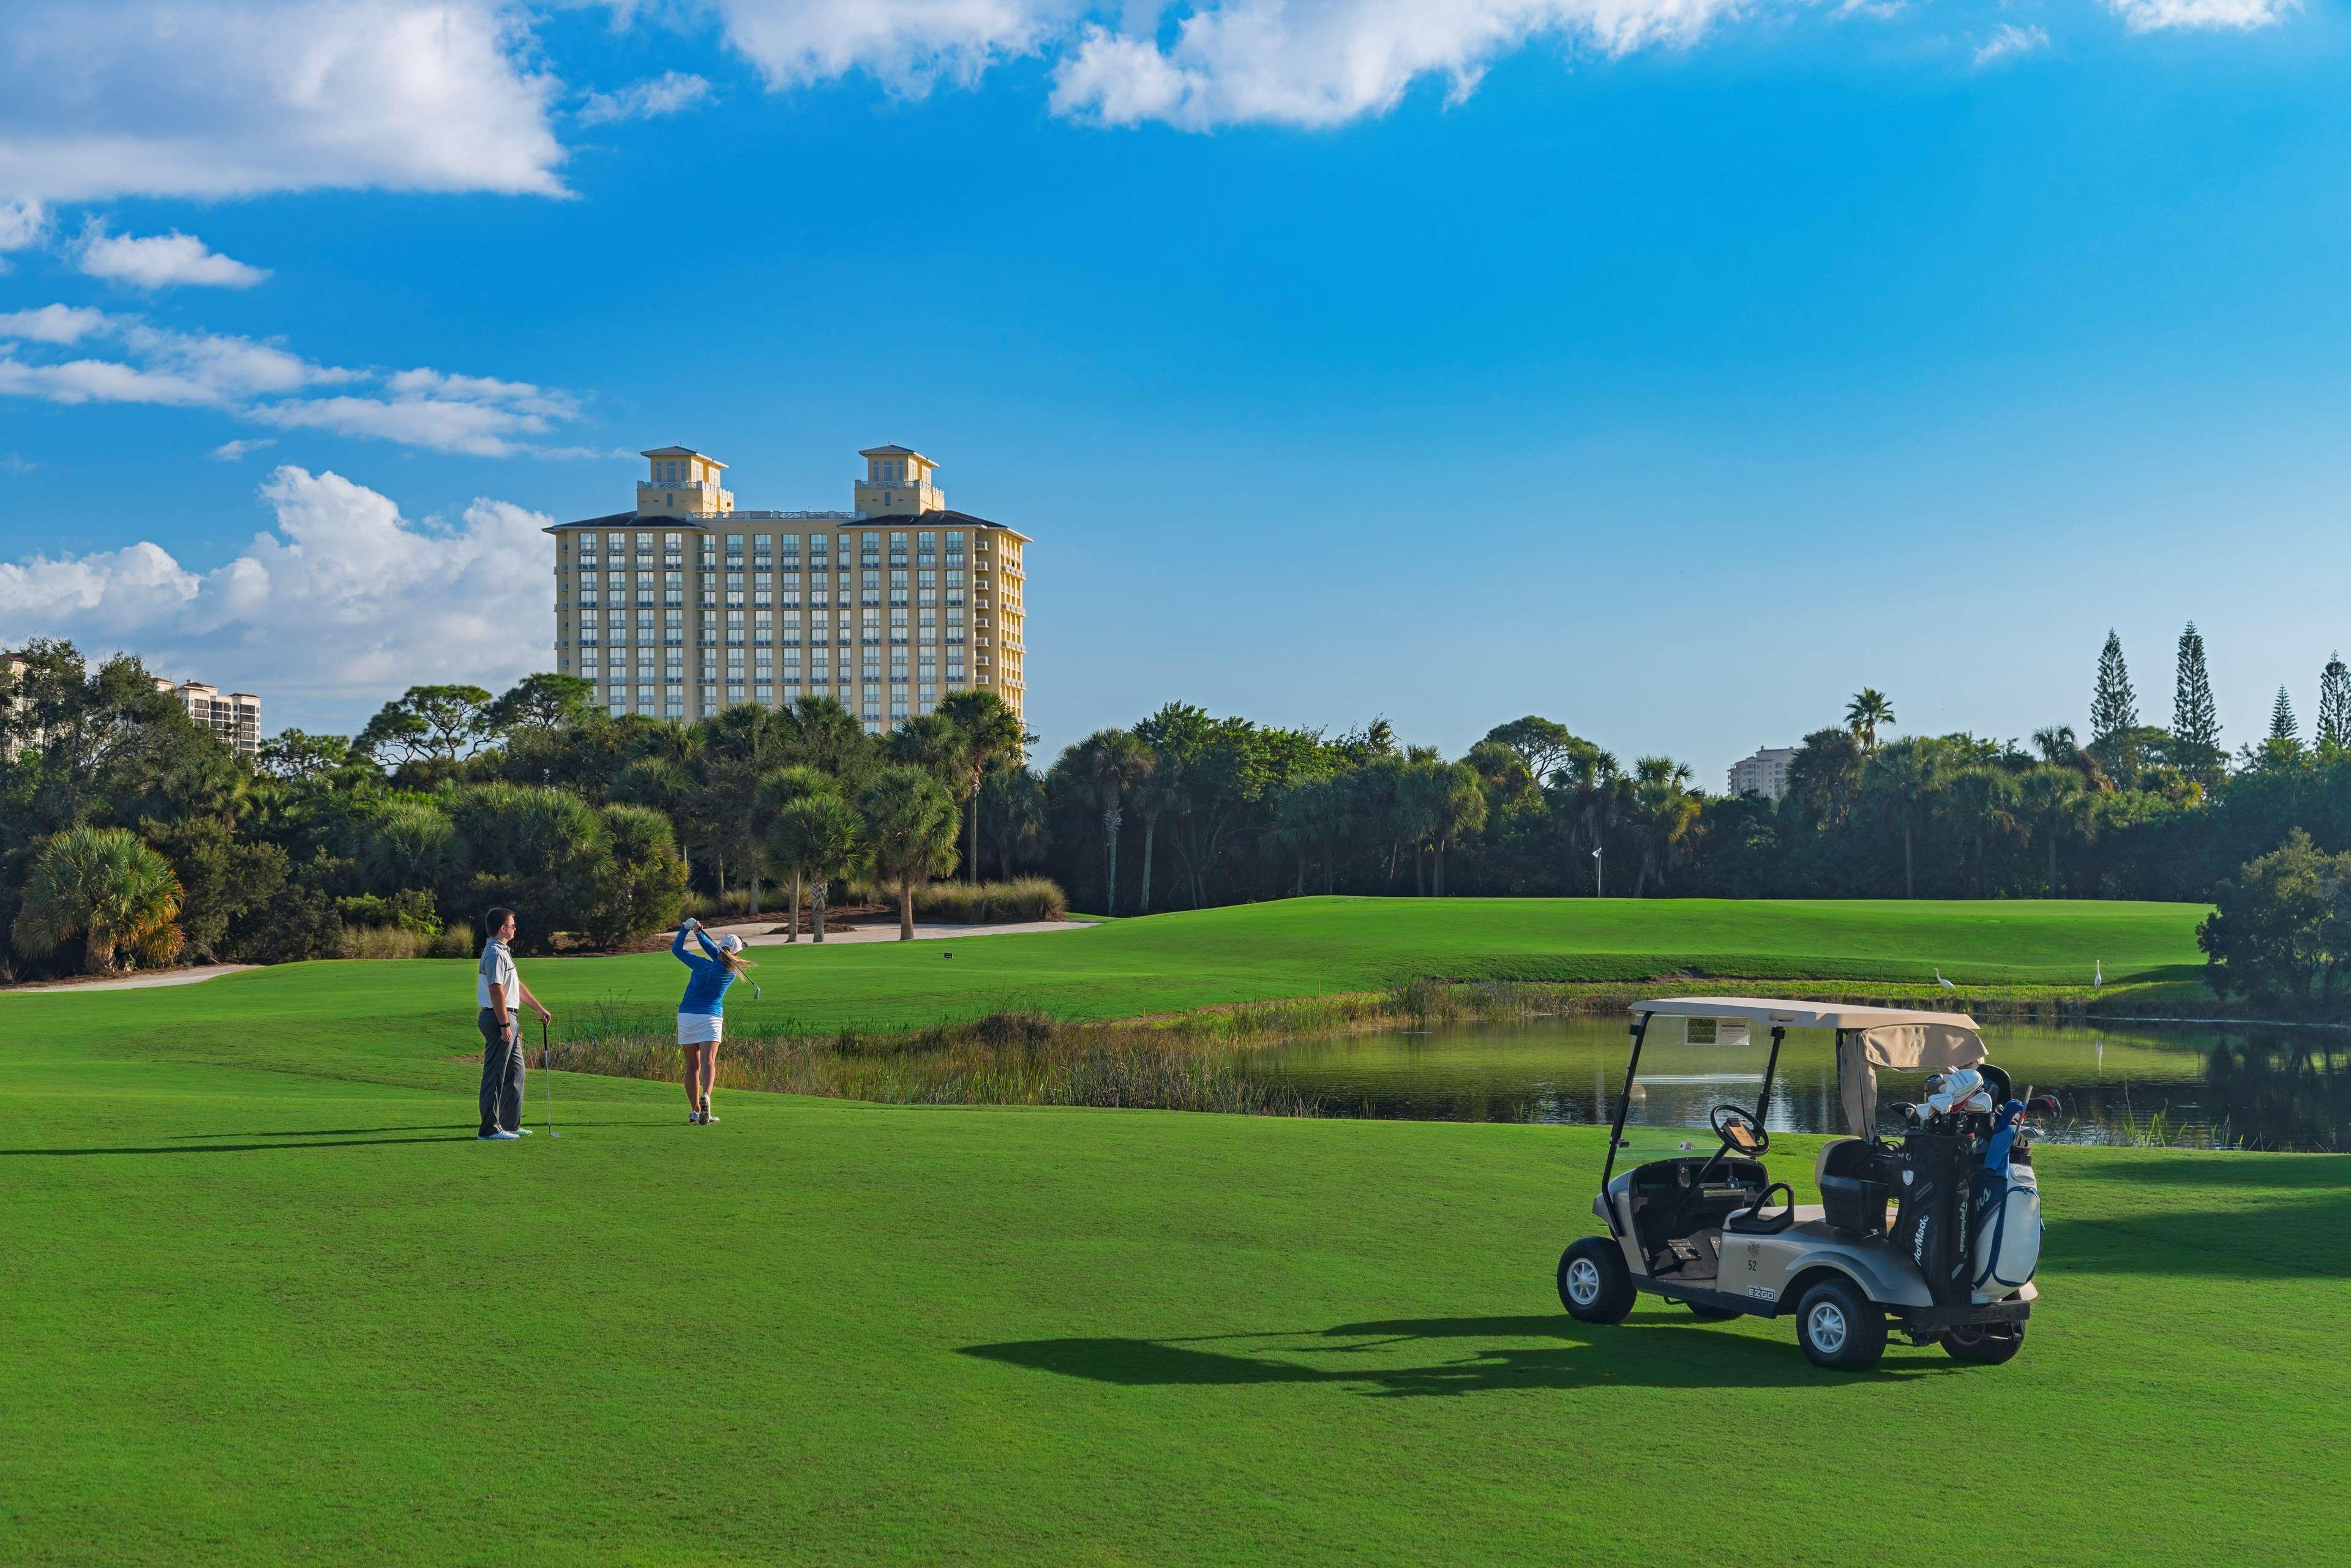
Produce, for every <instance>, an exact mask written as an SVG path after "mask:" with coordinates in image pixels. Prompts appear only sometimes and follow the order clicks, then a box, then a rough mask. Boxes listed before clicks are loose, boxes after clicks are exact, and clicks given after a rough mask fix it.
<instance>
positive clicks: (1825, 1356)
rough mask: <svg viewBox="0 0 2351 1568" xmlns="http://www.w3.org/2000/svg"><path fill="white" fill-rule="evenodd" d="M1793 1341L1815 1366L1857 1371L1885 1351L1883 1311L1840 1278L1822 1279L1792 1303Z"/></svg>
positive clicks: (1871, 1363) (1874, 1364)
mask: <svg viewBox="0 0 2351 1568" xmlns="http://www.w3.org/2000/svg"><path fill="white" fill-rule="evenodd" d="M1796 1343H1798V1344H1800V1345H1802V1347H1803V1350H1804V1354H1806V1355H1808V1356H1810V1357H1811V1358H1812V1361H1813V1365H1815V1366H1826V1367H1834V1368H1835V1369H1836V1370H1838V1371H1841V1372H1859V1371H1861V1370H1862V1369H1864V1368H1865V1367H1871V1366H1876V1364H1877V1362H1878V1358H1879V1357H1880V1356H1882V1355H1884V1354H1886V1314H1885V1313H1884V1312H1882V1311H1880V1310H1879V1308H1878V1306H1877V1303H1876V1302H1875V1301H1869V1300H1868V1299H1866V1298H1865V1297H1864V1296H1863V1295H1862V1293H1861V1292H1860V1291H1857V1290H1855V1288H1854V1287H1853V1286H1852V1285H1850V1284H1847V1283H1846V1282H1845V1281H1843V1280H1823V1281H1821V1282H1820V1283H1819V1284H1817V1285H1814V1286H1813V1288H1812V1289H1811V1290H1809V1291H1805V1292H1804V1295H1803V1299H1802V1301H1798V1302H1797V1303H1796Z"/></svg>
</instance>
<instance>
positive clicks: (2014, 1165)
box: [1968, 1100, 2041, 1301]
mask: <svg viewBox="0 0 2351 1568" xmlns="http://www.w3.org/2000/svg"><path fill="white" fill-rule="evenodd" d="M2023 1122H2024V1106H2023V1104H2022V1102H2019V1101H2015V1100H2011V1101H2010V1102H2008V1103H2006V1104H2005V1105H2003V1106H2001V1115H2000V1121H1999V1125H1998V1130H1997V1131H1995V1132H1994V1133H1993V1134H1992V1137H1991V1145H1989V1146H1988V1147H1987V1148H1986V1149H1985V1151H1984V1160H1983V1168H1982V1169H1980V1170H1979V1171H1977V1172H1976V1173H1975V1176H1973V1177H1972V1178H1971V1180H1970V1183H1969V1192H1968V1211H1969V1238H1968V1239H1969V1250H1970V1253H1971V1254H1972V1256H1973V1258H1974V1260H1975V1262H1974V1269H1973V1271H1972V1274H1971V1277H1970V1281H1969V1284H1970V1288H1971V1289H1972V1291H1973V1292H1974V1296H1975V1299H1976V1300H1977V1301H1999V1300H2000V1299H2001V1298H2002V1297H2003V1296H2006V1295H2008V1294H2009V1293H2010V1292H2011V1291H2014V1290H2015V1289H2016V1288H2017V1287H2018V1286H2020V1285H2022V1284H2023V1283H2024V1282H2025V1281H2027V1280H2030V1279H2032V1270H2034V1269H2035V1268H2037V1267H2038V1266H2039V1265H2040V1262H2041V1183H2040V1180H2039V1178H2038V1177H2036V1176H2034V1175H2033V1174H2032V1150H2031V1149H2030V1148H2028V1147H2022V1146H2019V1145H2016V1144H2015V1142H2014V1139H2015V1136H2016V1133H2017V1130H2018V1129H2019V1128H2020V1127H2021V1126H2022V1124H2023Z"/></svg>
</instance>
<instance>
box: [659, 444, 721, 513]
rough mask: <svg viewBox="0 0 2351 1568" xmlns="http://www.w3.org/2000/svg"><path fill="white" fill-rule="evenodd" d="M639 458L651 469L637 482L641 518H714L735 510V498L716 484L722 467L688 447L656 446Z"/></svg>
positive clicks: (716, 461) (715, 459)
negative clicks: (648, 464)
mask: <svg viewBox="0 0 2351 1568" xmlns="http://www.w3.org/2000/svg"><path fill="white" fill-rule="evenodd" d="M641 455H642V456H643V458H644V459H645V461H646V462H648V463H650V464H652V465H653V467H652V470H651V472H650V474H649V475H648V476H647V477H645V478H643V479H640V480H638V481H637V515H638V516H639V517H724V516H725V515H726V513H728V512H731V511H733V510H734V509H735V494H734V492H733V491H731V490H728V489H726V487H725V486H722V485H721V484H720V483H719V476H720V475H721V474H723V473H724V472H725V471H726V464H724V463H721V462H720V461H718V459H717V458H716V457H707V456H705V455H703V454H701V453H699V452H696V451H695V450H694V449H693V448H692V447H690V446H656V447H654V448H653V450H652V451H650V452H646V453H643V454H641Z"/></svg>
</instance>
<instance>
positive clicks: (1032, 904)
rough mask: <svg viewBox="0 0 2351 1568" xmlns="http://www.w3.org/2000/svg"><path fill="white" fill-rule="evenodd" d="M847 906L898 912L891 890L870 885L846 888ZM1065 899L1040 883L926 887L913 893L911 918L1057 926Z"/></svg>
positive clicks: (1037, 879) (1066, 907)
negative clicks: (1040, 922)
mask: <svg viewBox="0 0 2351 1568" xmlns="http://www.w3.org/2000/svg"><path fill="white" fill-rule="evenodd" d="M849 899H850V902H851V903H852V904H881V905H883V907H885V908H889V909H895V908H897V907H898V894H897V893H896V891H895V890H894V889H892V888H887V887H883V886H880V885H879V884H876V883H865V882H859V883H852V884H851V886H850V889H849ZM1069 913H1070V900H1069V896H1068V895H1067V894H1064V893H1062V891H1061V884H1060V883H1055V882H1053V881H1051V880H1050V879H1048V878H1046V877H1041V876H1023V877H1015V878H1014V879H1013V880H1012V881H1010V882H982V883H968V882H932V883H924V884H923V885H922V886H920V887H918V888H916V889H914V918H915V919H917V920H930V921H938V922H943V923H946V924H949V925H997V924H999V923H1006V922H1010V921H1016V920H1063V919H1067V918H1068V917H1069Z"/></svg>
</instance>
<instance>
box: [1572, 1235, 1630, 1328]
mask: <svg viewBox="0 0 2351 1568" xmlns="http://www.w3.org/2000/svg"><path fill="white" fill-rule="evenodd" d="M1559 1304H1560V1305H1561V1306H1562V1307H1565V1308H1566V1309H1567V1315H1568V1316H1570V1317H1572V1318H1573V1319H1574V1320H1575V1321H1576V1322H1583V1323H1621V1322H1624V1321H1625V1313H1626V1312H1631V1311H1632V1310H1633V1278H1632V1276H1631V1275H1630V1274H1628V1273H1627V1272H1625V1255H1624V1253H1622V1252H1621V1251H1619V1250H1617V1247H1616V1243H1615V1242H1614V1241H1611V1240H1610V1239H1608V1238H1606V1237H1604V1236H1587V1237H1585V1238H1584V1239H1583V1240H1581V1241H1579V1242H1577V1243H1576V1244H1575V1245H1574V1246H1573V1247H1571V1248H1569V1249H1567V1250H1566V1251H1564V1252H1562V1253H1561V1254H1560V1255H1559Z"/></svg>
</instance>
